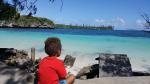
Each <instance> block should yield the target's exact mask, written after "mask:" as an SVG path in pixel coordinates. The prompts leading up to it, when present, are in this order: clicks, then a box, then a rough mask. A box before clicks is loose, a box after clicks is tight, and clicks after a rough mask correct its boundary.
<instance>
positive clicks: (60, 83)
mask: <svg viewBox="0 0 150 84" xmlns="http://www.w3.org/2000/svg"><path fill="white" fill-rule="evenodd" d="M59 84H67V81H66V80H60V81H59Z"/></svg>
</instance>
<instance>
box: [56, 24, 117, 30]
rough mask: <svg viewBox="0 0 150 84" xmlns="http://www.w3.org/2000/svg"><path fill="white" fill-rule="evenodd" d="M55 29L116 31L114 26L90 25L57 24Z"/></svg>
mask: <svg viewBox="0 0 150 84" xmlns="http://www.w3.org/2000/svg"><path fill="white" fill-rule="evenodd" d="M55 28H66V29H97V30H114V26H104V25H103V26H88V25H84V24H83V25H72V24H70V25H65V24H55Z"/></svg>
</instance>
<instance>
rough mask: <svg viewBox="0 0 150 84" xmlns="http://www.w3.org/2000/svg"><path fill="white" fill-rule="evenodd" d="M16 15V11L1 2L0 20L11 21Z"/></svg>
mask: <svg viewBox="0 0 150 84" xmlns="http://www.w3.org/2000/svg"><path fill="white" fill-rule="evenodd" d="M16 13H17V11H16V9H15V8H14V7H13V6H12V5H10V4H8V3H4V2H3V0H2V2H0V20H11V19H13V18H14V17H15V15H16Z"/></svg>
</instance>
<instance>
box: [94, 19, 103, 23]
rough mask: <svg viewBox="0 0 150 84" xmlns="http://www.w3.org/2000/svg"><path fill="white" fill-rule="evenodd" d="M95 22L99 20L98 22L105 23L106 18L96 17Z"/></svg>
mask: <svg viewBox="0 0 150 84" xmlns="http://www.w3.org/2000/svg"><path fill="white" fill-rule="evenodd" d="M95 22H98V23H104V22H105V20H104V19H95Z"/></svg>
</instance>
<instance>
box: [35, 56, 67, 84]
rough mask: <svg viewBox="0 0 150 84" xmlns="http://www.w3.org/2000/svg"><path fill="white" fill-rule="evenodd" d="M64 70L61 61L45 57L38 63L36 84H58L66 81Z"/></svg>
mask: <svg viewBox="0 0 150 84" xmlns="http://www.w3.org/2000/svg"><path fill="white" fill-rule="evenodd" d="M66 75H67V73H66V70H65V66H64V63H63V61H62V60H59V59H58V58H57V57H50V56H48V57H45V58H44V59H42V60H41V61H40V63H39V69H38V84H59V80H61V79H66Z"/></svg>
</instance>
